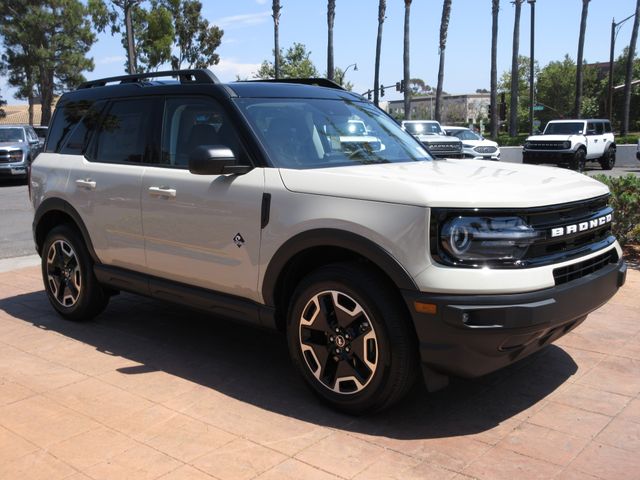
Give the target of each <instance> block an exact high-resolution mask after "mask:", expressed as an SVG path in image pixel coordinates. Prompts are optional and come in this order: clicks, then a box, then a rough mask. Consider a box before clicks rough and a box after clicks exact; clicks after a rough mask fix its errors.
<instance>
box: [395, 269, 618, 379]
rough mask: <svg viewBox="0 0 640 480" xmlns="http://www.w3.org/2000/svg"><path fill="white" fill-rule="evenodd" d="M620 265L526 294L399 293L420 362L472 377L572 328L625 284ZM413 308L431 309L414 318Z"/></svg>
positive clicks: (416, 314) (522, 355)
mask: <svg viewBox="0 0 640 480" xmlns="http://www.w3.org/2000/svg"><path fill="white" fill-rule="evenodd" d="M626 272H627V266H626V264H625V263H624V261H622V260H620V261H618V262H617V263H612V264H609V265H607V266H605V267H604V268H602V269H600V270H598V271H596V272H594V273H591V274H588V275H586V276H584V277H582V278H580V279H577V280H574V281H571V282H568V283H565V284H562V285H559V286H555V287H552V288H548V289H544V290H539V291H535V292H530V293H518V294H502V295H442V294H430V293H425V292H415V291H408V290H404V291H403V292H402V294H403V297H404V300H405V302H406V304H407V306H408V308H409V311H410V312H411V315H412V319H413V323H414V326H415V330H416V333H417V336H418V341H419V345H420V356H421V359H422V362H423V363H424V364H425V365H426V366H428V367H430V368H432V369H434V370H436V371H439V372H442V373H450V374H454V375H458V376H462V377H478V376H481V375H485V374H487V373H490V372H492V371H494V370H497V369H499V368H502V367H505V366H507V365H509V364H511V363H513V362H515V361H517V360H520V359H521V358H524V357H526V356H527V355H529V354H531V353H533V352H535V351H537V350H539V349H540V348H542V347H543V346H545V345H548V344H549V343H551V342H553V341H555V340H556V339H558V338H560V337H561V336H563V335H564V334H565V333H567V332H569V331H570V330H571V329H573V328H575V327H576V326H578V325H579V324H580V323H582V321H583V320H584V319H585V318H586V316H587V315H588V314H589V313H590V312H592V311H593V310H595V309H597V308H598V307H600V306H601V305H603V304H604V303H606V302H607V301H608V300H609V299H610V298H611V297H612V296H613V295H614V294H615V293H616V292H617V290H618V288H620V287H621V286H622V285H623V284H624V282H625V278H626ZM415 302H423V303H426V304H432V305H435V313H433V314H431V313H418V312H417V311H416V308H415Z"/></svg>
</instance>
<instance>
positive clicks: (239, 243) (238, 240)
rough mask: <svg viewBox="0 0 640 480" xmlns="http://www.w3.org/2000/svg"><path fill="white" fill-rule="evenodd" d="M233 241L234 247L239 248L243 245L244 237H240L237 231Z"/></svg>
mask: <svg viewBox="0 0 640 480" xmlns="http://www.w3.org/2000/svg"><path fill="white" fill-rule="evenodd" d="M233 243H235V244H236V247H238V248H240V247H241V246H242V245H244V238H242V235H240V234H239V233H236V236H235V237H233Z"/></svg>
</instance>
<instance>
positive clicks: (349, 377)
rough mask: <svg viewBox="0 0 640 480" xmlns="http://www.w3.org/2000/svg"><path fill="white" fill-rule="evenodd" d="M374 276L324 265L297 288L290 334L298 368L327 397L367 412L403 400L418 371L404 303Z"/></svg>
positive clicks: (343, 408) (354, 410) (338, 406)
mask: <svg viewBox="0 0 640 480" xmlns="http://www.w3.org/2000/svg"><path fill="white" fill-rule="evenodd" d="M389 291H390V288H389V287H388V286H387V284H386V283H385V282H384V281H383V280H382V279H381V278H379V277H378V276H377V274H376V273H375V272H372V271H369V270H367V269H363V268H361V267H359V266H357V265H351V264H335V265H329V266H326V267H322V268H320V269H318V270H317V271H315V272H313V273H312V274H310V275H309V276H308V277H306V278H305V279H304V280H303V281H302V283H301V284H300V285H299V286H298V288H297V289H296V291H295V293H294V295H293V301H292V304H291V308H290V311H289V321H288V328H287V336H288V342H289V350H290V353H291V357H292V359H293V361H294V363H295V364H296V366H297V368H298V370H299V371H300V373H301V374H302V376H303V377H304V379H305V380H306V382H307V383H308V385H309V386H310V387H311V388H312V390H313V391H314V392H315V393H316V394H317V395H318V396H320V398H321V399H322V400H324V401H325V402H327V403H329V404H330V405H331V406H333V407H334V408H336V409H339V410H341V411H344V412H347V413H351V414H362V413H367V412H371V411H377V410H381V409H383V408H386V407H388V406H390V405H392V404H393V403H395V402H397V401H398V400H400V399H401V398H402V397H403V396H404V395H405V394H406V393H407V391H408V390H409V388H410V387H411V386H412V384H413V382H414V379H415V374H416V371H417V368H416V367H417V346H416V342H415V336H414V333H413V331H412V329H411V327H410V324H409V322H408V319H407V318H406V317H407V314H406V312H405V311H404V308H403V306H402V305H401V304H400V302H399V301H398V299H397V298H395V297H394V295H392V294H390V293H389Z"/></svg>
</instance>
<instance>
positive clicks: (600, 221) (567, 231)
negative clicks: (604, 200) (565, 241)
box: [551, 213, 613, 238]
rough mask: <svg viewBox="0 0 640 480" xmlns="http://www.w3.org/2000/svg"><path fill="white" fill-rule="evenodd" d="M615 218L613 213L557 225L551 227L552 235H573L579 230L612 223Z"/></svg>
mask: <svg viewBox="0 0 640 480" xmlns="http://www.w3.org/2000/svg"><path fill="white" fill-rule="evenodd" d="M612 219H613V215H612V214H611V213H609V214H607V215H603V216H602V217H598V218H594V219H592V220H589V221H586V222H580V223H574V224H573V225H565V226H564V227H556V228H552V229H551V237H552V238H553V237H562V236H564V235H571V234H574V233H579V232H586V231H587V230H592V229H594V228H598V227H602V226H603V225H606V224H607V223H610V222H611V220H612Z"/></svg>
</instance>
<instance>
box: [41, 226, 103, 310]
mask: <svg viewBox="0 0 640 480" xmlns="http://www.w3.org/2000/svg"><path fill="white" fill-rule="evenodd" d="M42 278H43V281H44V286H45V290H46V292H47V296H48V297H49V302H50V303H51V305H52V306H53V308H55V309H56V311H57V312H58V313H59V314H60V315H62V316H63V317H64V318H66V319H69V320H77V321H80V320H89V319H91V318H93V317H95V316H96V315H98V314H99V313H100V312H102V311H103V310H104V308H105V307H106V306H107V303H108V301H109V295H108V294H107V292H105V291H104V289H103V288H102V287H101V286H100V284H99V283H98V280H97V279H96V277H95V275H94V273H93V261H92V260H91V256H90V255H89V252H88V251H87V248H86V246H85V244H84V241H83V240H82V238H81V237H80V235H79V234H78V232H77V231H76V230H75V229H73V228H72V227H70V226H68V225H60V226H58V227H56V228H54V229H53V230H51V232H49V234H48V235H47V237H46V239H45V241H44V244H43V247H42Z"/></svg>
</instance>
